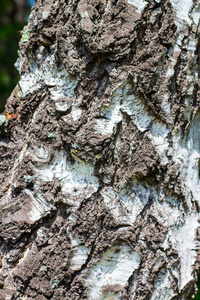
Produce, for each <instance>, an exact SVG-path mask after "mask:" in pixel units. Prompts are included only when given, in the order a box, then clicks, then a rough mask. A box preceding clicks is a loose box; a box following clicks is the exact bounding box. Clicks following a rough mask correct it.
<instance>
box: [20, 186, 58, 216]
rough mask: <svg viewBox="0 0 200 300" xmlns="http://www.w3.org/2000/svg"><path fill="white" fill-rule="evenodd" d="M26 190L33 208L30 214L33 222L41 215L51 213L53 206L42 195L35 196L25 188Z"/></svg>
mask: <svg viewBox="0 0 200 300" xmlns="http://www.w3.org/2000/svg"><path fill="white" fill-rule="evenodd" d="M24 192H25V193H26V194H27V195H28V196H29V197H30V203H31V204H30V206H31V210H30V212H29V213H28V216H29V218H30V220H31V221H32V222H35V221H38V220H39V219H41V217H43V216H44V215H46V214H47V213H50V211H51V208H52V206H51V205H50V204H49V203H48V202H47V201H46V200H45V199H44V198H43V197H42V196H41V195H39V194H37V196H34V195H33V193H32V192H31V191H30V190H28V189H25V190H24Z"/></svg>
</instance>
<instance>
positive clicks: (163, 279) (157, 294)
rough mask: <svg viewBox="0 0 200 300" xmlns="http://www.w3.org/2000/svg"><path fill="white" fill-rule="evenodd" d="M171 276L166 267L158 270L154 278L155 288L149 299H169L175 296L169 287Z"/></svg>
mask: <svg viewBox="0 0 200 300" xmlns="http://www.w3.org/2000/svg"><path fill="white" fill-rule="evenodd" d="M172 281H173V278H172V277H171V275H170V272H169V271H168V270H166V269H162V270H160V272H159V273H158V276H157V278H156V280H155V289H154V292H153V294H152V296H151V297H150V300H158V299H159V300H170V299H172V298H173V296H175V293H174V291H173V289H172V288H171V282H172Z"/></svg>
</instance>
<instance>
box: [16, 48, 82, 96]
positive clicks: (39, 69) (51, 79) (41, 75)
mask: <svg viewBox="0 0 200 300" xmlns="http://www.w3.org/2000/svg"><path fill="white" fill-rule="evenodd" d="M54 47H55V46H52V54H47V50H46V47H43V46H40V48H39V50H38V54H37V61H35V60H34V59H33V58H31V57H29V68H30V72H29V73H25V74H24V75H22V76H21V79H20V81H19V85H20V87H21V91H22V95H23V97H24V96H26V95H27V94H29V93H32V92H34V91H36V90H38V89H39V88H41V87H42V86H43V85H47V86H49V87H51V89H50V91H51V96H52V99H53V100H56V99H59V98H60V97H65V96H67V97H69V98H71V97H74V96H75V94H74V89H75V87H76V85H77V82H78V81H77V79H76V78H74V77H72V76H71V75H70V74H69V73H68V72H67V71H66V69H65V67H64V65H61V66H60V67H58V66H57V63H56V61H55V54H54V51H55V49H54Z"/></svg>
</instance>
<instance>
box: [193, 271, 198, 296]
mask: <svg viewBox="0 0 200 300" xmlns="http://www.w3.org/2000/svg"><path fill="white" fill-rule="evenodd" d="M197 286H198V291H197V294H196V296H195V297H194V298H193V300H200V274H199V276H198V281H197Z"/></svg>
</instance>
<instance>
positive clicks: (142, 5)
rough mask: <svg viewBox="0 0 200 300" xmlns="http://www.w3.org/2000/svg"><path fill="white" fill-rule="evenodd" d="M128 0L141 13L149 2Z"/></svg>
mask: <svg viewBox="0 0 200 300" xmlns="http://www.w3.org/2000/svg"><path fill="white" fill-rule="evenodd" d="M127 2H128V4H131V5H133V6H135V8H136V11H137V12H139V13H141V12H142V11H143V10H144V8H145V6H146V5H147V2H146V1H144V0H127Z"/></svg>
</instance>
